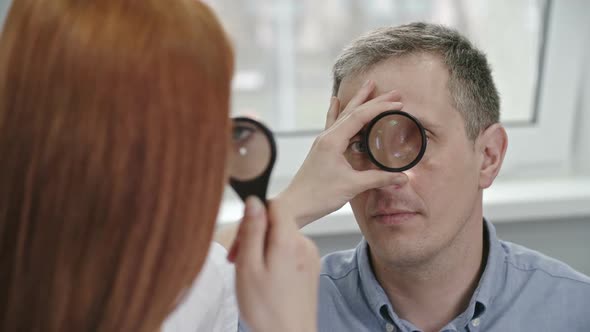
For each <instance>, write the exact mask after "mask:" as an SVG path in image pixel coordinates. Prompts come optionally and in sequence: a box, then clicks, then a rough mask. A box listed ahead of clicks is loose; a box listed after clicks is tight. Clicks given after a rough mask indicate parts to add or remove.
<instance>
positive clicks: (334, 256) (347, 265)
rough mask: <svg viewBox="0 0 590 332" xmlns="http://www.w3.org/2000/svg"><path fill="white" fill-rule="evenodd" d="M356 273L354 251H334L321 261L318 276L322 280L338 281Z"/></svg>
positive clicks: (356, 266) (355, 255)
mask: <svg viewBox="0 0 590 332" xmlns="http://www.w3.org/2000/svg"><path fill="white" fill-rule="evenodd" d="M356 271H358V264H357V254H356V249H349V250H343V251H336V252H333V253H330V254H328V255H325V256H324V257H322V260H321V272H320V275H321V277H323V278H329V279H332V280H339V279H343V278H346V277H347V276H350V275H351V273H354V272H356Z"/></svg>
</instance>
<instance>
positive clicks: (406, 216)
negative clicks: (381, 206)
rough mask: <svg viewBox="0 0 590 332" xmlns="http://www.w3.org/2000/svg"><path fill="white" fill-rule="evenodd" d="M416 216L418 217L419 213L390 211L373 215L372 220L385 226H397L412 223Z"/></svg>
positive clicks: (398, 210) (400, 210)
mask: <svg viewBox="0 0 590 332" xmlns="http://www.w3.org/2000/svg"><path fill="white" fill-rule="evenodd" d="M416 215H418V213H417V212H414V211H410V210H402V209H390V210H384V211H378V212H376V213H374V214H372V216H371V219H373V220H375V221H376V222H378V223H380V224H383V225H391V226H395V225H401V224H403V223H406V222H408V221H410V220H411V219H412V218H414V217H415V216H416Z"/></svg>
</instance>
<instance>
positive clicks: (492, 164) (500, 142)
mask: <svg viewBox="0 0 590 332" xmlns="http://www.w3.org/2000/svg"><path fill="white" fill-rule="evenodd" d="M476 146H477V148H478V151H479V153H481V157H482V159H481V165H480V169H479V186H480V188H482V189H485V188H488V187H489V186H491V185H492V183H493V182H494V179H495V178H496V176H497V175H498V172H500V168H501V167H502V162H503V161H504V156H505V155H506V148H507V147H508V135H506V130H505V129H504V127H503V126H502V125H501V124H499V123H495V124H493V125H491V126H489V127H488V128H487V129H486V130H484V131H483V132H482V133H480V135H479V137H478V138H477V143H476Z"/></svg>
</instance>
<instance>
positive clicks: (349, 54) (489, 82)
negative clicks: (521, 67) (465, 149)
mask: <svg viewBox="0 0 590 332" xmlns="http://www.w3.org/2000/svg"><path fill="white" fill-rule="evenodd" d="M419 53H428V54H434V55H438V56H440V57H441V59H442V60H443V62H444V63H445V65H446V66H447V68H448V70H449V82H448V88H449V92H450V94H451V98H452V100H453V103H454V105H453V106H454V107H455V108H457V110H459V112H460V113H461V114H462V116H463V119H464V121H465V129H466V132H467V136H468V137H469V138H470V139H472V140H475V138H477V136H478V135H479V133H480V132H481V131H482V130H484V129H485V128H487V127H488V126H490V125H492V124H494V123H496V122H499V121H500V96H499V94H498V91H497V90H496V86H495V85H494V81H493V79H492V72H491V69H490V65H489V64H488V61H487V60H486V56H485V54H484V53H483V52H481V51H480V50H478V49H477V48H475V46H473V44H472V43H471V42H470V41H469V40H468V39H467V38H466V37H464V36H462V35H461V34H460V33H459V32H457V31H456V30H453V29H450V28H448V27H445V26H442V25H435V24H428V23H411V24H407V25H401V26H398V27H384V28H379V29H377V30H374V31H372V32H369V33H368V34H367V35H364V36H362V37H360V38H358V39H356V40H354V41H353V42H352V43H351V44H350V45H349V46H347V47H346V48H345V49H344V50H343V51H342V53H341V54H340V55H339V56H338V58H337V60H336V63H335V64H334V68H333V75H334V86H333V90H332V93H333V95H334V96H335V95H337V94H338V89H339V88H340V83H341V82H342V80H343V79H344V78H345V77H347V76H350V75H358V74H361V73H363V72H366V71H367V70H369V69H371V68H372V67H373V66H375V65H376V64H378V63H380V62H381V61H384V60H387V59H390V58H392V57H402V56H407V55H413V54H419Z"/></svg>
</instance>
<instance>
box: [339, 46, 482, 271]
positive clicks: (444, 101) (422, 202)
mask: <svg viewBox="0 0 590 332" xmlns="http://www.w3.org/2000/svg"><path fill="white" fill-rule="evenodd" d="M368 79H371V80H373V81H374V82H375V85H376V88H375V91H374V93H373V95H372V96H371V98H372V97H376V96H378V95H381V94H383V93H385V92H389V91H391V90H394V89H395V90H397V91H398V92H399V93H400V95H401V102H402V103H403V109H402V110H403V111H405V112H407V113H410V114H411V115H413V116H414V117H416V118H417V119H418V120H419V121H420V122H421V123H422V124H423V125H424V128H425V129H426V134H427V137H428V144H427V149H426V153H425V154H424V157H423V158H422V160H421V161H420V162H419V163H418V164H417V165H416V166H414V167H413V168H411V169H409V170H407V171H405V172H404V173H405V174H406V176H407V181H406V182H405V183H403V184H401V185H392V186H388V187H383V188H378V189H372V190H368V191H365V192H363V193H361V194H359V195H358V196H356V197H355V198H353V199H352V200H351V202H350V204H351V206H352V209H353V212H354V215H355V217H356V220H357V222H358V224H359V227H360V228H361V231H362V233H363V235H364V236H365V238H366V239H367V241H368V243H369V245H370V247H371V253H372V255H373V256H376V257H375V258H378V259H379V260H380V261H383V262H386V263H387V264H393V265H397V266H412V265H416V264H420V263H422V262H427V261H428V260H430V259H432V258H433V257H435V256H436V254H437V253H439V252H441V251H443V250H444V249H445V248H447V247H449V246H451V245H452V244H453V242H454V241H456V239H458V238H464V236H463V235H461V236H459V235H460V234H464V233H465V232H463V231H464V230H465V226H466V225H468V224H469V222H472V223H473V222H474V220H476V219H479V221H478V222H481V208H478V206H480V205H481V190H480V186H479V164H480V158H478V156H477V153H476V149H475V148H474V143H473V142H472V141H471V140H469V139H468V137H467V135H466V131H465V124H464V121H463V118H462V116H461V114H460V113H459V111H458V110H456V109H455V108H454V107H453V103H452V100H451V96H450V92H449V89H448V85H447V83H448V79H449V74H448V71H447V69H446V67H445V65H444V64H443V63H442V61H441V60H440V58H438V57H436V56H433V55H428V54H418V55H411V56H406V57H402V58H397V59H396V58H392V59H389V60H386V61H384V62H381V63H379V64H377V65H376V66H374V67H373V68H371V70H369V71H368V72H365V73H363V74H360V75H357V76H351V77H346V78H344V80H343V81H342V83H341V85H340V89H339V91H338V98H339V99H340V101H341V105H342V107H345V106H346V105H347V104H348V102H349V101H350V99H351V98H352V97H353V96H354V94H355V93H356V92H357V91H358V90H359V88H360V87H361V86H362V84H363V83H364V82H365V81H366V80H368ZM359 140H360V138H359V137H356V138H353V139H352V140H351V143H354V142H355V141H359ZM354 147H358V145H355V144H351V146H349V149H348V151H347V152H346V157H347V159H348V161H349V162H350V164H351V166H352V167H354V168H355V169H359V170H365V169H371V168H372V169H374V168H376V167H375V166H374V165H372V164H371V163H370V161H369V159H368V157H367V155H366V153H360V152H355V151H362V149H361V150H359V149H356V148H354ZM478 214H479V215H478ZM479 236H480V237H481V234H479Z"/></svg>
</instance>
